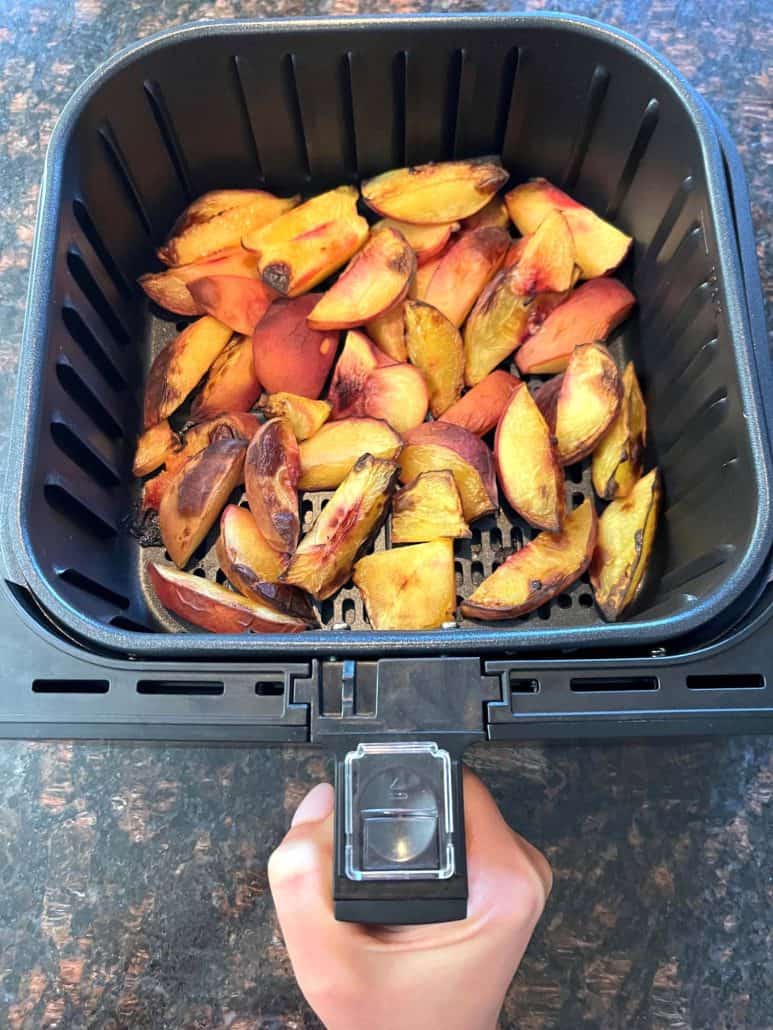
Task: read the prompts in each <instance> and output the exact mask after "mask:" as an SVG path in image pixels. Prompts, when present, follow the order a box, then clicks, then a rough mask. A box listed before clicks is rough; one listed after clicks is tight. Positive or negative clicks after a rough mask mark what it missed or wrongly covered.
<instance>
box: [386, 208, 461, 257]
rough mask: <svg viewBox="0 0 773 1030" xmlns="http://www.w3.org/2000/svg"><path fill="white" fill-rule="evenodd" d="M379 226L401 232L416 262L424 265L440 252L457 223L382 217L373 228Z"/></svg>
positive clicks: (457, 226)
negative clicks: (418, 223) (403, 220)
mask: <svg viewBox="0 0 773 1030" xmlns="http://www.w3.org/2000/svg"><path fill="white" fill-rule="evenodd" d="M380 226H389V228H391V229H396V230H397V231H398V232H399V233H401V234H402V235H403V236H404V237H405V240H406V242H407V243H408V246H409V247H410V248H411V250H412V251H413V252H414V254H415V255H416V262H417V264H419V265H424V264H426V263H427V261H429V260H430V259H431V258H433V257H436V256H437V255H438V254H439V253H440V251H441V250H442V249H443V248H444V247H445V245H446V244H447V243H448V241H449V240H450V239H451V234H452V233H454V232H456V231H457V230H458V228H459V223H458V222H450V223H448V224H446V225H414V224H412V223H411V222H397V221H395V219H394V218H384V219H382V221H380V222H376V224H375V226H374V229H377V228H379V227H380Z"/></svg>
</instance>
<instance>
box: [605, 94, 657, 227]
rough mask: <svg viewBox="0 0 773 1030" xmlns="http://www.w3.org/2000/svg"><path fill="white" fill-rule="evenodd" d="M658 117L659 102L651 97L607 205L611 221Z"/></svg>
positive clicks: (629, 186)
mask: <svg viewBox="0 0 773 1030" xmlns="http://www.w3.org/2000/svg"><path fill="white" fill-rule="evenodd" d="M659 117H660V104H659V103H658V102H657V100H655V99H654V98H653V99H652V100H650V102H649V103H648V104H647V106H646V107H645V109H644V114H643V115H642V119H641V124H640V125H639V131H638V132H637V133H636V139H635V140H634V141H633V146H632V147H631V151H630V153H629V155H628V157H627V158H626V162H625V165H624V166H623V171H622V172H621V174H620V181H619V182H618V184H617V189H616V190H615V192H614V194H613V195H612V199H611V200H610V202H609V204H608V205H607V210H606V212H605V217H606V218H608V219H610V220H612V221H613V220H614V219H615V218H616V217H617V213H618V211H619V210H620V208H621V206H622V204H623V201H624V200H625V198H626V196H627V195H628V190H629V189H630V188H631V183H632V182H633V180H634V178H635V177H636V173H637V172H638V170H639V166H640V165H641V163H642V160H643V159H644V155H645V154H646V152H647V147H648V146H649V142H650V140H651V139H652V134H653V133H654V132H655V128H656V126H657V124H658V118H659Z"/></svg>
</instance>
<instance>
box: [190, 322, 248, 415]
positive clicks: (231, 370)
mask: <svg viewBox="0 0 773 1030" xmlns="http://www.w3.org/2000/svg"><path fill="white" fill-rule="evenodd" d="M259 396H260V383H259V382H258V379H257V376H256V375H255V368H254V364H253V360H252V339H251V338H250V337H249V336H235V337H234V338H233V339H232V340H231V341H230V342H229V343H227V344H226V346H225V349H224V350H222V351H221V352H220V354H219V355H218V356H217V357H216V358H215V360H214V361H213V362H212V367H211V368H210V370H209V373H208V374H207V378H206V381H205V382H204V386H203V387H202V389H201V393H200V394H199V395H198V397H197V398H196V400H195V401H194V402H193V405H192V406H191V415H192V416H193V417H194V418H195V419H205V418H214V416H215V415H219V414H220V413H221V412H223V411H249V410H250V408H251V407H252V405H253V404H254V403H255V401H256V400H257V399H258V397H259Z"/></svg>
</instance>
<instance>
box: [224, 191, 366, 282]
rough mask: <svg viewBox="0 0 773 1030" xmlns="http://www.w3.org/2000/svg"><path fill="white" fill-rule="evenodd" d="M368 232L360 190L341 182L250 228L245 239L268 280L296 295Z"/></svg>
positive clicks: (356, 246) (319, 278)
mask: <svg viewBox="0 0 773 1030" xmlns="http://www.w3.org/2000/svg"><path fill="white" fill-rule="evenodd" d="M367 237H368V223H367V222H366V221H365V219H364V218H361V217H360V215H358V214H357V190H356V189H355V188H354V187H353V186H339V187H338V189H335V190H329V191H328V192H327V193H321V194H320V195H319V196H317V197H312V198H311V200H307V201H306V202H305V203H303V204H300V205H299V206H298V207H296V208H294V209H293V210H292V211H287V212H286V213H285V214H283V215H281V216H280V217H279V218H277V219H275V220H274V221H273V222H271V223H270V224H269V225H267V226H265V227H264V228H262V229H258V230H257V231H256V232H251V233H248V234H246V235H245V236H244V237H243V239H242V244H243V246H244V247H246V248H247V250H253V251H255V252H256V253H257V254H258V256H259V261H258V268H259V271H260V274H261V276H262V278H263V281H264V282H265V283H266V285H267V286H270V287H271V289H273V290H276V291H277V293H281V294H282V295H283V296H285V297H296V296H297V295H298V294H300V293H305V292H306V291H307V290H311V289H313V287H315V286H316V285H317V283H320V282H322V280H323V279H327V277H328V276H329V275H332V273H333V272H335V271H336V270H337V269H339V268H340V267H341V266H342V265H345V264H346V262H347V261H348V260H349V259H350V258H351V257H353V256H354V255H355V254H356V253H357V251H358V250H359V249H360V247H361V246H362V245H363V243H364V242H365V240H366V239H367Z"/></svg>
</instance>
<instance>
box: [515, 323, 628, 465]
mask: <svg viewBox="0 0 773 1030" xmlns="http://www.w3.org/2000/svg"><path fill="white" fill-rule="evenodd" d="M622 397H623V387H622V383H621V382H620V375H619V373H618V371H617V368H616V367H615V362H614V360H613V359H612V355H611V354H610V353H609V351H608V350H607V348H606V347H605V346H604V344H603V343H584V344H582V345H581V346H580V347H575V349H574V352H573V354H572V356H571V358H570V359H569V364H568V365H567V368H566V372H564V373H562V374H561V375H559V376H556V377H555V379H551V380H549V381H548V382H547V383H545V384H544V385H543V386H542V387H540V389H539V390H538V392H537V395H536V397H535V400H536V402H537V406H538V407H539V409H540V411H541V412H542V415H543V417H544V418H545V421H546V422H547V424H548V428H549V429H550V431H551V433H552V434H553V437H554V439H555V446H556V453H557V455H558V461H559V463H560V464H561V465H571V464H572V463H573V462H575V461H581V460H582V459H583V458H585V457H587V455H589V454H590V453H591V451H592V450H593V448H594V447H595V446H596V444H597V442H598V441H599V440H600V439H601V437H602V436H603V435H604V433H605V432H606V431H607V429H608V428H609V426H610V425H611V424H612V422H613V421H614V419H615V418H616V416H617V413H618V411H619V410H620V402H621V400H622Z"/></svg>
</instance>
